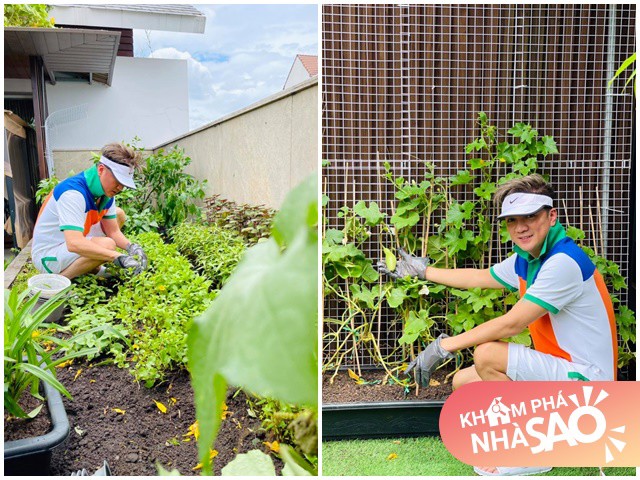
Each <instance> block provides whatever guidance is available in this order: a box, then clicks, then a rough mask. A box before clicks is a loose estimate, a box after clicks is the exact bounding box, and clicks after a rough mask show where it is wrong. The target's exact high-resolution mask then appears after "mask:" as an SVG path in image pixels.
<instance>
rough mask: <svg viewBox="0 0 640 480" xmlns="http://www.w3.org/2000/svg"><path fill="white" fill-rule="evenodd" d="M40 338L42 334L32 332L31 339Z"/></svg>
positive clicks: (36, 331)
mask: <svg viewBox="0 0 640 480" xmlns="http://www.w3.org/2000/svg"><path fill="white" fill-rule="evenodd" d="M39 336H40V332H39V331H38V330H34V331H33V332H31V338H38V337H39Z"/></svg>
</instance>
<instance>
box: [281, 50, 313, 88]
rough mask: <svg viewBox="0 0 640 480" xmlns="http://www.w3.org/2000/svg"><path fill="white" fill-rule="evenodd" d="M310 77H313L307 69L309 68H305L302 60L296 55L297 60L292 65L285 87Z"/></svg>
mask: <svg viewBox="0 0 640 480" xmlns="http://www.w3.org/2000/svg"><path fill="white" fill-rule="evenodd" d="M309 78H311V77H310V76H309V72H308V71H307V69H306V68H304V65H303V64H302V60H300V58H298V57H296V59H295V61H294V62H293V66H292V67H291V71H290V72H289V76H288V77H287V81H286V83H285V84H284V88H285V89H287V88H289V87H293V86H294V85H297V84H298V83H300V82H304V81H305V80H308V79H309Z"/></svg>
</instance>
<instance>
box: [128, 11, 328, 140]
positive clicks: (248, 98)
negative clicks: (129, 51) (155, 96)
mask: <svg viewBox="0 0 640 480" xmlns="http://www.w3.org/2000/svg"><path fill="white" fill-rule="evenodd" d="M194 6H195V7H196V8H197V9H198V10H200V11H201V12H202V13H204V14H205V15H206V16H207V23H206V28H205V33H204V34H194V33H177V32H158V31H152V32H145V31H144V30H135V31H134V49H135V56H137V57H155V58H181V59H185V60H187V62H188V69H189V124H190V125H189V128H190V129H194V128H197V127H199V126H201V125H204V124H205V123H209V122H212V121H214V120H217V119H218V118H220V117H223V116H224V115H227V114H229V113H232V112H235V111H237V110H239V109H241V108H244V107H246V106H248V105H251V104H252V103H255V102H258V101H260V100H262V99H263V98H265V97H268V96H269V95H272V94H274V93H276V92H279V91H281V90H282V87H283V86H284V82H285V81H286V79H287V75H288V74H289V70H290V69H291V65H292V64H293V61H294V59H295V56H296V55H297V54H306V55H317V54H318V7H317V5H314V4H308V5H291V4H283V5H264V4H258V5H200V4H195V5H194Z"/></svg>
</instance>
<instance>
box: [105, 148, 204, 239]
mask: <svg viewBox="0 0 640 480" xmlns="http://www.w3.org/2000/svg"><path fill="white" fill-rule="evenodd" d="M139 142H140V139H139V138H138V137H134V138H133V139H132V140H131V142H130V143H127V145H128V146H130V147H131V148H133V149H134V150H137V151H139V152H143V151H144V147H141V146H140V145H139ZM92 156H93V161H94V163H97V162H98V160H99V159H100V154H99V153H96V152H93V153H92ZM190 164H191V158H190V157H188V156H187V155H185V153H184V149H181V148H180V147H178V146H177V145H176V146H175V147H173V148H172V149H171V150H168V151H165V150H164V149H160V150H158V151H157V152H156V153H153V154H151V155H149V156H147V157H146V158H144V160H143V161H142V165H141V167H140V168H138V169H137V170H136V172H135V173H134V181H135V183H136V187H137V188H136V189H135V190H133V189H125V190H124V191H123V192H121V193H120V194H119V195H118V197H117V204H118V206H119V207H121V208H122V209H123V210H124V212H125V213H126V214H127V223H125V227H124V231H125V232H126V233H140V232H150V231H154V230H156V229H158V228H159V227H162V228H164V229H170V228H172V227H174V226H176V225H178V224H180V223H182V222H183V221H185V220H189V219H194V218H195V219H200V217H201V216H202V211H201V208H200V207H199V202H201V201H202V199H203V198H204V189H205V188H206V184H207V181H206V180H204V181H202V182H200V181H198V180H196V179H195V178H194V177H193V176H192V175H189V174H187V173H185V172H184V170H185V168H186V167H187V166H188V165H190Z"/></svg>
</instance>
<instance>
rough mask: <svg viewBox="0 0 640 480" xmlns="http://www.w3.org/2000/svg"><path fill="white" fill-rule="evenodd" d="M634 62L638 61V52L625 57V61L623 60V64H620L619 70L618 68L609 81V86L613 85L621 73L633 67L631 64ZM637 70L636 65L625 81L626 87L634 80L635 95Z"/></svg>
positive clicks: (634, 91) (634, 90)
mask: <svg viewBox="0 0 640 480" xmlns="http://www.w3.org/2000/svg"><path fill="white" fill-rule="evenodd" d="M634 63H636V52H634V53H633V54H631V55H630V56H629V57H628V58H626V59H625V61H624V62H622V65H620V67H618V70H616V73H615V75H614V76H613V77H612V78H611V80H609V82H608V83H607V88H611V85H613V82H614V80H615V79H616V78H618V77H619V76H620V75H622V74H623V73H624V72H626V71H627V70H629V69H630V68H631V65H633V64H634ZM636 72H637V68H635V67H634V69H633V71H632V72H631V73H630V74H629V77H628V78H627V81H626V82H625V83H624V86H625V87H626V86H627V85H629V83H630V82H631V81H633V94H634V95H635V93H636Z"/></svg>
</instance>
